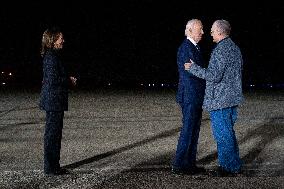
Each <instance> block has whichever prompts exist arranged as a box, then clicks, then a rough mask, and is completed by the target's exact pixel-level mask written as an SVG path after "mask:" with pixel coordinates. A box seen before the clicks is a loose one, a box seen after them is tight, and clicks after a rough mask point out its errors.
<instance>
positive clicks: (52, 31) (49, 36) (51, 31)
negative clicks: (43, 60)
mask: <svg viewBox="0 0 284 189" xmlns="http://www.w3.org/2000/svg"><path fill="white" fill-rule="evenodd" d="M60 34H62V32H61V30H60V29H59V28H58V27H51V28H48V29H46V30H45V31H44V32H43V35H42V40H41V51H40V54H41V56H43V55H44V54H45V53H46V51H47V50H48V49H53V48H54V43H55V42H56V41H57V40H58V38H59V36H60Z"/></svg>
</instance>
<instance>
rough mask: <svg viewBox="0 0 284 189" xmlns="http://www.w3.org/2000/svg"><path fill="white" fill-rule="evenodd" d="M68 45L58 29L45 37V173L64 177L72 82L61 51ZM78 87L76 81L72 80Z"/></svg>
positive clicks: (41, 95) (50, 31)
mask: <svg viewBox="0 0 284 189" xmlns="http://www.w3.org/2000/svg"><path fill="white" fill-rule="evenodd" d="M63 43H64V39H63V34H62V33H61V32H60V30H58V29H56V28H52V29H47V30H46V31H45V32H44V33H43V37H42V50H41V55H42V57H43V80H42V88H41V94H40V109H42V110H45V111H46V124H45V133H44V173H45V174H46V175H61V174H65V173H67V170H66V169H62V168H61V167H60V164H59V160H60V149H61V138H62V129H63V117H64V111H67V110H68V83H69V78H68V76H67V73H66V70H65V68H64V65H63V64H62V62H61V59H60V56H59V53H60V52H59V51H60V49H62V47H63ZM70 79H71V81H72V83H73V84H74V85H75V84H76V78H74V77H70Z"/></svg>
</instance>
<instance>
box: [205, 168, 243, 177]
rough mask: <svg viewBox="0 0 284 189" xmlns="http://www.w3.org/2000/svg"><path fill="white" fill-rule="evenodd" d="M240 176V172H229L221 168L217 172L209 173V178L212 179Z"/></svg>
mask: <svg viewBox="0 0 284 189" xmlns="http://www.w3.org/2000/svg"><path fill="white" fill-rule="evenodd" d="M240 175H241V171H238V172H230V171H227V170H225V169H224V168H223V167H218V168H217V170H215V171H213V172H211V173H210V176H214V177H237V176H240Z"/></svg>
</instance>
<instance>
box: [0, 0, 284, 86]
mask: <svg viewBox="0 0 284 189" xmlns="http://www.w3.org/2000/svg"><path fill="white" fill-rule="evenodd" d="M227 3H229V4H227ZM247 3H250V5H248V4H247ZM0 11H1V12H0V23H1V30H0V37H1V39H0V40H1V43H0V65H1V67H0V68H1V69H10V70H12V71H13V82H14V84H15V85H17V86H25V87H39V86H40V83H41V76H42V75H41V74H42V70H41V59H40V56H39V51H40V45H41V37H42V33H43V31H44V30H45V29H46V28H47V27H49V26H52V25H57V26H59V27H61V28H62V30H63V33H64V38H65V44H64V58H65V62H66V64H67V65H68V68H69V71H70V74H72V75H75V76H76V77H78V78H79V80H78V87H79V88H80V87H82V88H93V87H98V86H108V85H109V84H111V86H130V87H135V86H141V84H142V83H143V84H144V85H143V86H148V84H150V83H151V84H155V86H157V85H159V86H160V85H161V84H162V83H164V84H168V85H169V86H171V87H175V86H176V84H177V82H178V72H177V65H176V52H177V48H178V46H179V45H180V43H181V42H182V40H183V39H184V29H185V24H186V22H187V21H188V20H189V19H191V18H199V19H201V21H202V22H203V25H204V32H205V34H204V35H203V39H202V41H201V42H200V46H201V48H202V49H203V52H204V56H205V58H206V59H207V60H209V56H210V52H211V49H212V47H213V45H214V44H213V42H212V38H211V36H210V34H209V33H210V28H211V25H212V23H213V21H214V20H216V19H226V20H228V21H229V22H230V23H231V26H232V35H231V37H232V39H233V40H234V41H235V42H236V43H237V44H238V45H239V47H240V49H241V51H242V53H243V58H244V78H243V80H244V86H245V87H249V86H251V87H267V86H269V87H283V83H284V76H283V73H282V72H283V71H282V70H283V66H282V64H283V54H284V48H283V44H282V42H283V19H281V16H280V14H281V13H283V11H284V6H283V5H280V3H275V2H273V1H270V2H267V3H259V2H257V1H256V2H251V1H250V2H248V1H247V2H241V1H232V2H226V3H225V2H220V1H210V2H207V1H171V0H168V1H154V0H124V1H103V2H99V1H95V2H92V3H91V2H90V1H89V3H84V1H76V2H75V1H74V2H72V1H70V2H64V3H63V2H62V3H61V2H60V1H57V2H52V1H45V2H43V1H38V2H28V1H25V2H22V3H19V2H10V3H8V4H7V5H1V8H0ZM151 86H152V85H151Z"/></svg>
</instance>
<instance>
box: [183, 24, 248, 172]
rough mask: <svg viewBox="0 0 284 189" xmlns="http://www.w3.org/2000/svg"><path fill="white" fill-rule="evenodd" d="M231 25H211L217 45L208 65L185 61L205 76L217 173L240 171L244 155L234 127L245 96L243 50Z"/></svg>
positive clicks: (198, 73) (194, 73) (193, 71)
mask: <svg viewBox="0 0 284 189" xmlns="http://www.w3.org/2000/svg"><path fill="white" fill-rule="evenodd" d="M230 31H231V26H230V24H229V22H228V21H226V20H216V21H215V22H214V23H213V25H212V27H211V36H212V37H213V42H215V43H217V45H216V47H215V48H214V50H213V52H212V54H211V57H210V61H209V65H208V68H207V69H205V68H201V67H200V66H198V65H197V64H195V63H194V62H191V63H185V64H184V66H185V70H187V71H189V72H190V73H192V74H193V75H195V76H197V77H199V78H203V79H205V80H206V89H205V97H204V102H203V108H204V109H206V110H207V111H209V113H210V119H211V126H212V132H213V136H214V138H215V141H216V142H217V151H218V161H219V168H218V170H217V172H216V173H217V176H228V175H229V176H231V175H236V174H238V173H240V171H241V164H242V163H241V159H240V155H239V147H238V143H237V139H236V135H235V131H234V123H235V121H236V119H237V106H238V105H239V104H240V103H241V102H242V100H243V94H242V64H243V59H242V54H241V51H240V49H239V47H238V46H237V45H236V44H235V43H234V42H233V41H232V40H231V38H230V37H229V35H230Z"/></svg>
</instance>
